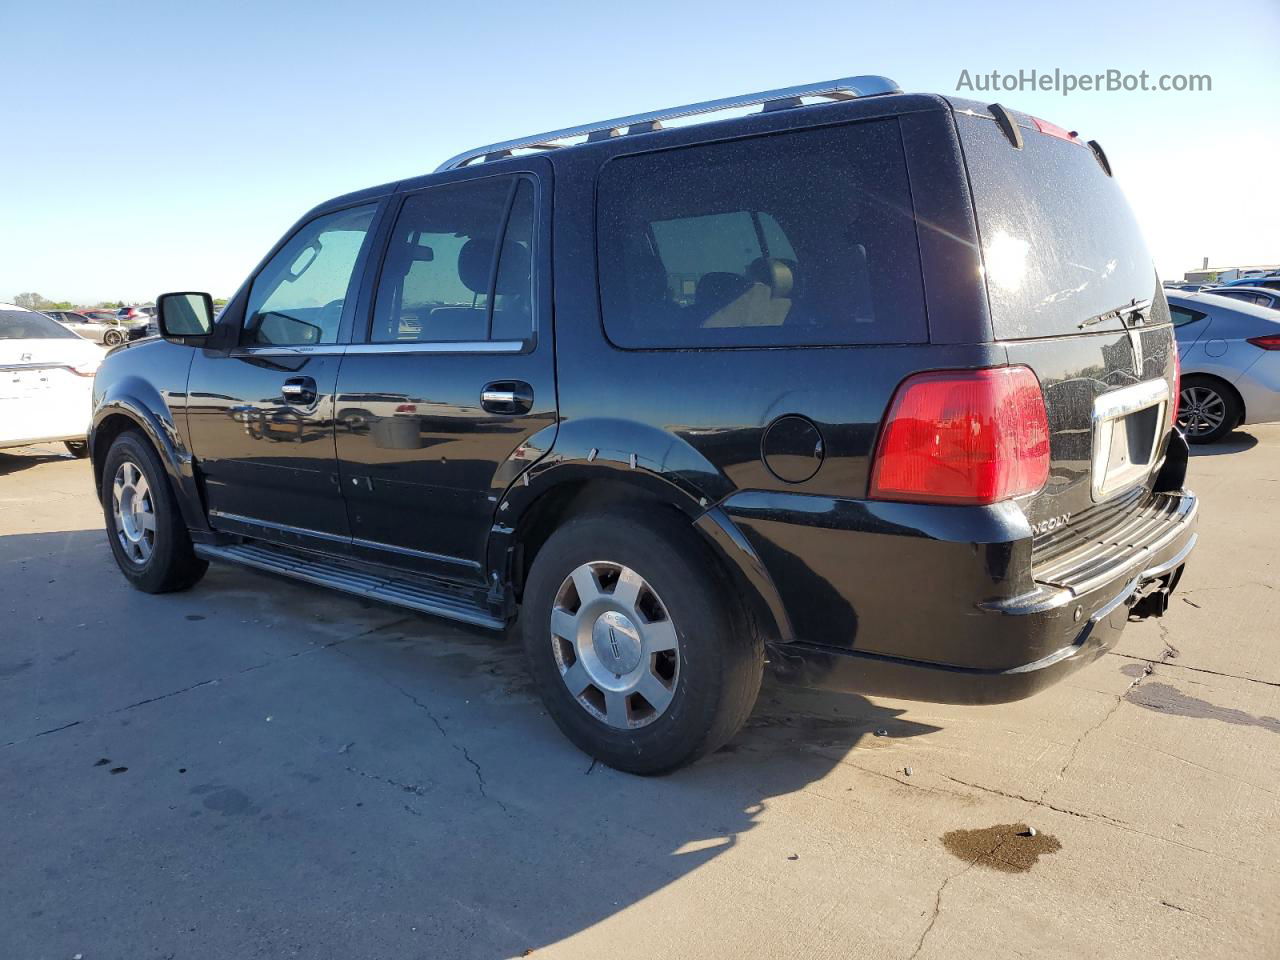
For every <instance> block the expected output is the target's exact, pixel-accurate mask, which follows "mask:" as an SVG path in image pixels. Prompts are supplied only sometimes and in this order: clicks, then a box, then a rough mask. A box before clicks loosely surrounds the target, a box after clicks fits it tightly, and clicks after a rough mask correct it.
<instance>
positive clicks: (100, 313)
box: [80, 310, 116, 322]
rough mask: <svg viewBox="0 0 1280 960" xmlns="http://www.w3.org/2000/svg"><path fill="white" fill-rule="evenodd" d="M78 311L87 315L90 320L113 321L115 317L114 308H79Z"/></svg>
mask: <svg viewBox="0 0 1280 960" xmlns="http://www.w3.org/2000/svg"><path fill="white" fill-rule="evenodd" d="M80 313H83V314H84V315H85V316H86V317H89V318H90V319H92V320H105V321H111V322H113V321H114V320H115V319H116V312H115V311H114V310H81V311H80Z"/></svg>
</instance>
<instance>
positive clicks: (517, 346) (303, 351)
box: [231, 340, 525, 357]
mask: <svg viewBox="0 0 1280 960" xmlns="http://www.w3.org/2000/svg"><path fill="white" fill-rule="evenodd" d="M524 348H525V343H524V341H523V340H455V341H446V340H440V341H423V342H421V343H418V342H399V343H325V344H318V345H315V346H296V347H288V346H262V347H238V348H236V349H235V350H232V351H231V356H233V357H334V356H342V355H344V354H348V353H356V354H380V353H386V354H391V353H520V352H521V351H522V350H524Z"/></svg>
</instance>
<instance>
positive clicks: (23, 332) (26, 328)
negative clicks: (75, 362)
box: [0, 310, 79, 340]
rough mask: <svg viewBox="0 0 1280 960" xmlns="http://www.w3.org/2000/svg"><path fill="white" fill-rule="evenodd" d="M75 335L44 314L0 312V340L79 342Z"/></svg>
mask: <svg viewBox="0 0 1280 960" xmlns="http://www.w3.org/2000/svg"><path fill="white" fill-rule="evenodd" d="M78 339H79V337H77V336H76V335H75V334H74V333H72V332H71V331H70V330H68V329H66V328H65V327H62V326H60V325H59V324H58V323H57V322H56V321H54V320H51V319H49V318H48V317H46V316H45V315H44V314H42V313H32V312H31V311H30V310H0V340H78Z"/></svg>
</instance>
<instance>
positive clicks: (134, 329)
mask: <svg viewBox="0 0 1280 960" xmlns="http://www.w3.org/2000/svg"><path fill="white" fill-rule="evenodd" d="M44 313H45V316H48V317H52V318H53V319H54V320H57V321H58V322H59V323H60V324H62V325H63V326H64V327H66V328H67V329H68V330H71V331H73V332H75V333H78V334H79V335H80V336H82V337H84V338H85V339H86V340H93V341H94V342H96V343H103V344H106V345H107V346H108V347H114V346H117V345H119V344H121V343H124V342H125V341H126V340H136V339H138V337H141V336H143V335H144V334H145V333H146V328H147V325H146V322H145V321H144V322H142V323H128V322H123V321H120V320H116V319H112V320H101V319H98V318H96V317H91V316H89V315H87V314H84V313H79V312H77V311H75V310H46V311H44Z"/></svg>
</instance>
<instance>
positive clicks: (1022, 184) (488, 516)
mask: <svg viewBox="0 0 1280 960" xmlns="http://www.w3.org/2000/svg"><path fill="white" fill-rule="evenodd" d="M757 105H758V106H760V109H759V110H758V111H756V112H753V113H749V114H747V115H743V113H744V110H743V108H745V107H749V106H757ZM726 110H727V111H730V112H731V113H733V114H734V115H733V116H730V117H727V118H720V119H718V120H717V121H716V122H708V121H709V120H710V119H712V118H714V115H715V114H716V112H717V111H726ZM677 117H681V118H686V120H687V118H689V117H694V118H696V119H698V120H701V121H702V122H694V123H688V122H685V123H684V124H682V125H680V126H675V125H672V126H669V127H668V128H666V129H664V128H663V124H664V122H667V121H668V120H670V119H672V118H677ZM160 325H161V330H162V333H163V337H164V339H163V340H156V341H148V342H145V343H142V344H139V345H132V346H129V347H127V348H124V349H121V350H118V351H117V352H115V353H113V354H112V355H111V356H110V357H108V358H107V359H106V361H105V362H104V363H103V364H102V367H101V370H100V371H99V373H98V375H97V380H96V384H95V390H94V403H95V410H94V421H93V423H94V425H93V432H92V435H91V442H92V451H93V462H94V470H95V477H96V479H97V481H98V489H99V494H100V497H101V500H102V504H103V507H104V512H105V514H106V524H107V530H108V534H109V537H110V542H111V548H112V550H113V551H114V553H115V556H116V559H117V561H118V563H119V565H120V568H121V570H122V571H123V572H124V574H125V576H126V577H128V578H129V580H130V581H132V582H133V583H134V584H135V585H136V586H137V587H138V588H140V589H142V590H146V591H151V592H160V591H166V590H178V589H183V588H185V587H189V586H191V585H192V584H194V583H195V582H196V581H197V580H198V579H199V578H200V576H201V574H202V573H203V572H204V569H205V565H206V562H207V561H208V560H229V561H234V562H236V563H240V564H244V565H247V566H250V567H254V568H257V569H259V570H264V571H268V572H271V573H276V574H282V575H284V576H288V577H294V578H298V579H302V580H307V581H310V582H311V583H314V584H318V585H320V586H323V587H329V588H332V589H337V590H342V591H347V592H350V593H354V594H357V595H360V596H364V597H368V598H372V599H376V600H381V601H385V602H387V603H391V604H399V605H401V606H404V607H408V608H411V609H414V610H419V611H423V612H426V613H432V614H438V615H440V616H445V617H451V618H454V619H456V620H462V621H466V622H468V623H472V624H478V625H480V626H484V627H490V628H493V629H501V628H503V627H504V626H505V625H507V624H508V623H511V622H512V621H514V620H515V619H516V617H517V615H518V616H519V619H520V622H521V624H522V629H523V636H524V644H525V647H526V650H527V653H528V659H529V666H530V670H531V672H532V674H533V676H534V678H535V680H536V681H537V684H538V685H539V687H540V689H541V693H542V696H543V697H544V698H545V701H546V705H547V708H548V710H549V711H550V712H551V714H552V716H553V717H554V718H555V720H556V721H557V723H558V724H559V725H560V727H561V728H562V730H563V731H564V732H565V733H566V734H567V735H568V736H569V737H570V738H571V739H572V740H573V741H574V742H575V743H576V744H578V745H579V746H580V747H581V748H582V749H583V750H585V751H587V752H588V753H590V754H591V755H593V756H595V757H597V758H599V759H601V760H603V761H604V762H606V763H609V764H612V765H613V766H616V767H619V768H622V769H625V770H631V771H636V772H642V773H654V772H659V771H664V770H669V769H672V768H674V767H676V766H679V765H680V764H683V763H687V762H689V761H691V760H693V759H695V758H697V757H698V756H700V755H702V754H705V753H706V752H708V751H710V750H713V749H715V748H716V747H718V746H719V745H721V744H722V743H724V742H725V741H726V740H728V739H729V738H730V737H731V736H732V735H733V734H734V732H735V731H736V730H738V728H739V727H740V726H741V724H742V723H743V721H744V720H745V719H746V718H747V715H748V714H749V713H750V711H751V708H752V704H753V702H754V700H755V698H756V694H757V690H758V688H759V685H760V681H761V674H762V671H763V668H764V665H765V661H766V657H768V658H769V659H771V660H772V662H773V665H774V667H775V668H776V669H777V670H778V671H779V672H780V673H781V674H782V675H783V676H784V677H785V678H790V679H792V680H795V681H799V682H802V683H807V684H812V685H819V686H825V687H829V688H835V689H851V690H860V691H864V692H871V693H879V694H885V695H890V696H898V697H907V698H918V699H925V700H936V701H943V702H956V703H992V702H1000V701H1006V700H1013V699H1017V698H1020V697H1025V696H1027V695H1029V694H1031V693H1033V692H1034V691H1036V690H1037V689H1039V688H1041V687H1043V686H1045V685H1047V684H1049V683H1052V682H1054V681H1056V680H1058V679H1060V678H1061V677H1063V676H1064V675H1066V674H1067V673H1069V672H1070V671H1072V670H1074V669H1076V668H1078V667H1079V666H1081V665H1082V664H1085V663H1088V662H1090V661H1092V660H1093V659H1095V658H1096V657H1098V656H1099V655H1100V654H1101V653H1102V652H1103V651H1104V650H1106V649H1107V648H1108V647H1109V646H1110V645H1111V644H1112V643H1113V642H1114V641H1115V638H1116V636H1117V634H1118V633H1119V631H1120V630H1121V629H1122V628H1123V626H1124V623H1125V621H1126V619H1128V618H1129V617H1131V616H1144V615H1152V614H1160V613H1162V612H1163V611H1164V609H1165V605H1166V604H1167V601H1168V596H1169V593H1170V592H1171V591H1172V589H1173V588H1174V586H1175V584H1176V583H1177V580H1178V578H1179V576H1180V574H1181V571H1182V568H1183V563H1184V561H1185V560H1186V558H1187V555H1188V554H1189V553H1190V551H1191V549H1192V547H1193V545H1194V543H1195V539H1196V534H1195V532H1194V527H1195V515H1196V500H1195V498H1194V496H1192V495H1191V494H1190V493H1189V492H1187V491H1185V490H1183V489H1182V483H1183V476H1184V474H1185V468H1186V456H1187V448H1186V444H1185V441H1184V440H1183V439H1182V438H1181V436H1180V435H1179V434H1178V433H1177V431H1176V430H1175V429H1174V427H1173V424H1174V417H1175V409H1174V407H1175V404H1176V402H1177V401H1176V398H1177V396H1178V390H1177V386H1176V383H1177V377H1178V371H1177V355H1176V352H1175V350H1174V339H1173V331H1172V327H1171V326H1170V322H1169V312H1168V308H1167V306H1166V303H1165V297H1164V293H1163V291H1162V288H1161V285H1160V282H1159V280H1158V279H1157V277H1156V274H1155V271H1154V268H1153V266H1152V262H1151V257H1150V255H1149V254H1148V252H1147V249H1146V247H1145V246H1144V244H1143V240H1142V237H1141V236H1140V233H1139V231H1138V228H1137V225H1136V224H1135V222H1134V219H1133V216H1132V214H1131V213H1130V211H1129V208H1128V206H1127V205H1126V203H1125V201H1124V199H1123V197H1122V195H1121V192H1120V188H1119V187H1118V186H1117V185H1116V182H1115V181H1114V180H1113V179H1112V176H1111V170H1110V167H1109V165H1108V161H1107V157H1106V156H1105V154H1104V153H1103V151H1102V149H1101V147H1099V146H1098V145H1097V144H1096V143H1094V142H1090V143H1088V144H1086V143H1084V142H1083V141H1081V140H1080V139H1079V138H1078V137H1077V135H1076V134H1074V133H1069V132H1067V131H1065V130H1063V129H1061V128H1059V127H1055V126H1053V125H1052V124H1049V123H1046V122H1044V121H1042V120H1039V119H1036V118H1034V117H1030V116H1026V115H1023V114H1019V113H1015V112H1013V111H1010V110H1008V109H1006V108H1005V107H1003V106H1001V105H999V104H990V105H986V104H979V103H971V102H965V101H959V100H955V99H951V98H947V97H940V96H931V95H912V94H904V93H902V92H901V91H899V90H898V88H897V87H896V86H895V85H894V84H893V83H892V82H891V81H888V80H885V79H883V78H879V77H856V78H852V79H848V80H841V81H836V82H833V83H826V84H815V85H812V86H807V87H795V88H791V89H786V90H779V91H772V92H769V93H763V94H756V95H750V96H744V97H736V98H731V99H728V100H722V101H714V102H710V103H703V104H694V105H691V106H686V107H680V108H676V109H673V110H669V111H662V112H659V113H655V114H647V115H641V116H634V117H625V118H619V119H616V120H608V121H603V122H600V123H596V124H590V125H587V126H584V127H578V128H573V129H569V130H561V131H557V132H554V133H550V134H544V135H541V136H537V137H530V138H525V139H522V140H516V141H511V142H508V143H502V144H494V145H491V146H486V147H483V148H480V149H478V150H474V151H470V152H468V153H466V154H463V155H461V156H459V157H456V158H454V159H453V160H451V161H449V162H448V163H446V164H445V165H444V166H442V167H441V168H440V169H439V170H437V171H436V172H435V173H433V174H430V175H428V176H424V177H420V178H417V179H412V180H406V181H403V182H400V183H391V184H387V185H384V186H381V187H374V188H372V189H369V190H364V191H361V192H359V193H354V194H349V195H347V196H344V197H339V198H337V199H335V200H331V201H329V202H328V203H325V204H322V205H320V206H319V207H316V208H315V209H314V210H312V211H311V212H310V213H308V214H307V215H306V216H304V217H303V218H302V219H301V220H300V221H299V222H298V224H297V225H296V226H295V227H293V228H292V229H291V230H289V232H288V233H287V234H286V235H285V236H284V238H283V239H282V240H281V241H280V242H279V243H278V244H277V246H276V247H275V248H274V249H273V250H272V251H271V252H270V253H269V254H268V255H267V257H266V259H265V260H263V261H262V263H261V265H260V266H259V267H258V268H257V269H256V270H254V272H253V274H252V275H251V276H250V277H249V278H248V280H246V282H245V284H244V286H243V287H242V288H241V289H240V290H239V291H238V292H237V293H236V295H235V296H234V297H233V298H232V300H231V301H230V303H229V304H228V305H227V307H226V308H225V309H224V310H223V311H222V313H221V314H220V315H219V316H218V317H217V319H216V320H215V319H214V318H213V316H212V307H211V305H210V301H209V298H208V296H207V295H205V294H195V293H177V294H167V295H165V296H164V297H163V298H162V299H161V300H160Z"/></svg>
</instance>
